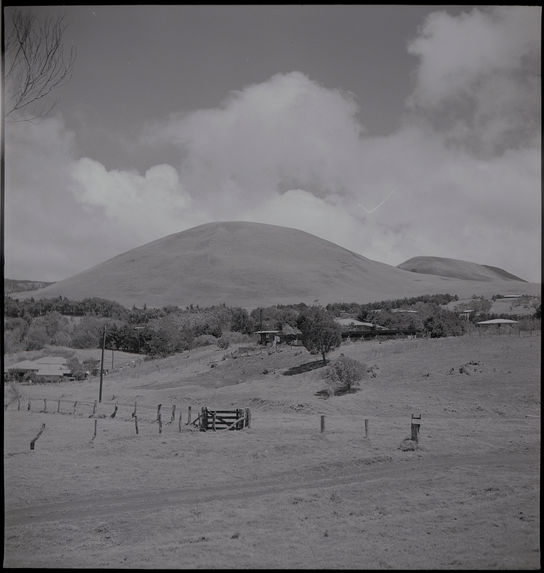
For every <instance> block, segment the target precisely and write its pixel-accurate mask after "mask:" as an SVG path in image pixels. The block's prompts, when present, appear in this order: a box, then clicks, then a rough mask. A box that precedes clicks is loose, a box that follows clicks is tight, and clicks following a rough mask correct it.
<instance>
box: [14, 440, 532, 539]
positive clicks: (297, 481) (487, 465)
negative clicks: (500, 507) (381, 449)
mask: <svg viewBox="0 0 544 573" xmlns="http://www.w3.org/2000/svg"><path fill="white" fill-rule="evenodd" d="M467 466H470V467H475V466H480V467H482V471H488V472H489V471H490V470H491V471H494V472H495V471H500V470H501V469H503V470H505V469H506V470H508V471H515V472H519V473H522V474H524V475H527V472H530V471H534V472H535V474H538V471H539V461H538V453H536V452H531V451H525V452H515V453H512V452H509V453H508V455H505V454H504V452H494V453H489V454H487V455H472V456H453V455H443V456H434V457H432V458H424V457H422V458H417V459H411V460H397V461H393V460H392V458H390V457H383V456H382V457H379V458H370V459H367V460H357V461H355V462H350V463H347V464H329V465H327V466H316V467H314V468H310V469H305V470H303V471H301V472H293V471H290V472H284V473H280V474H275V475H273V476H270V477H268V478H265V479H262V480H259V481H258V482H247V481H246V482H243V483H240V482H239V481H237V482H233V483H227V484H218V485H212V486H204V487H182V488H175V489H169V490H161V491H157V492H149V491H138V492H131V493H126V494H125V493H122V494H119V493H112V492H110V493H107V494H102V495H100V497H99V498H97V495H95V496H93V497H91V496H86V497H80V498H77V499H73V500H68V501H67V500H62V501H59V502H49V503H46V504H43V505H34V506H30V507H21V508H13V509H10V510H7V511H5V527H6V528H8V527H15V526H25V525H29V524H33V523H38V522H40V523H43V522H52V521H58V520H62V521H66V520H79V519H87V518H89V517H98V516H103V515H110V514H119V513H134V512H146V513H149V512H154V511H160V510H162V509H165V508H171V507H173V506H179V505H192V504H197V503H198V504H202V503H209V502H215V501H230V500H234V499H241V498H248V497H258V496H265V495H270V494H281V493H287V492H296V491H298V490H312V489H323V488H330V487H338V486H342V485H344V486H348V485H351V484H360V483H370V482H374V481H377V480H383V479H396V480H399V481H404V480H405V479H406V476H407V475H409V476H410V478H411V479H419V478H421V479H427V478H428V477H429V472H444V473H445V472H448V471H450V470H452V469H459V468H462V467H467ZM339 472H342V473H341V474H340V473H339Z"/></svg>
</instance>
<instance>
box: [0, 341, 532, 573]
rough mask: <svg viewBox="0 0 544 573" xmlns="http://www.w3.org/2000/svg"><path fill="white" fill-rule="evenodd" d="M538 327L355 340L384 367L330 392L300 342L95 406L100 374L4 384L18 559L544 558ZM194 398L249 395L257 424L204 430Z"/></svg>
mask: <svg viewBox="0 0 544 573" xmlns="http://www.w3.org/2000/svg"><path fill="white" fill-rule="evenodd" d="M540 338H541V337H540V335H538V336H537V335H536V333H535V335H534V336H529V335H527V334H525V335H523V336H510V335H491V334H488V335H484V334H481V335H475V336H462V337H452V338H441V339H413V340H389V341H368V342H364V343H359V342H357V343H347V344H343V345H342V346H341V347H340V348H338V349H337V350H335V351H334V352H333V353H331V356H330V358H331V359H334V358H336V357H338V356H339V355H340V353H344V354H345V356H348V357H350V358H354V359H356V360H359V361H360V362H362V363H364V364H366V365H367V366H368V367H371V368H372V372H373V375H370V376H369V377H368V378H367V379H365V380H364V381H363V382H362V384H361V388H360V390H359V391H358V392H356V393H353V394H345V395H343V396H337V397H334V398H329V399H327V400H325V399H323V398H321V397H319V396H318V395H316V392H318V391H319V390H321V389H322V388H324V385H325V383H324V380H323V375H324V369H323V368H317V369H313V370H305V369H303V368H300V366H302V365H304V364H306V363H308V362H311V361H315V359H316V357H315V356H312V355H310V354H309V353H308V352H307V351H306V350H305V349H303V348H297V347H283V348H281V347H280V348H279V349H278V352H270V349H268V350H267V349H265V348H262V347H260V348H257V347H255V348H254V349H253V351H252V352H245V353H242V352H237V353H235V352H234V349H233V348H229V349H228V351H227V352H225V351H222V350H219V349H218V348H217V347H207V348H201V349H198V350H195V351H193V350H191V351H190V352H184V353H182V354H178V355H176V356H172V357H169V358H165V359H162V360H149V361H142V362H137V363H136V364H135V365H134V367H129V368H123V369H121V368H119V369H116V370H115V371H112V372H111V373H110V374H108V376H106V377H105V378H104V380H103V401H102V402H101V403H100V404H99V406H98V409H97V411H96V413H95V415H93V408H94V401H95V400H96V399H97V393H98V388H99V381H98V378H97V377H93V378H91V379H89V380H88V381H87V382H70V381H65V382H62V383H59V384H39V385H18V386H17V387H15V386H10V387H8V388H5V394H4V396H5V404H6V409H5V411H4V418H5V424H4V472H5V476H6V479H5V484H6V485H5V535H4V538H5V549H4V564H5V565H6V566H7V567H8V568H9V567H18V568H23V567H37V568H43V567H48V568H52V569H54V568H58V567H69V568H76V569H79V568H88V567H99V568H113V569H116V568H124V569H139V568H142V567H144V568H148V569H169V568H173V569H177V568H180V567H183V568H186V569H221V568H226V569H240V568H248V569H263V568H265V569H268V568H269V569H284V570H288V569H308V568H309V569H322V568H325V569H335V570H336V569H356V570H357V569H359V570H360V569H363V570H364V569H389V570H393V569H400V570H404V569H410V570H444V569H449V570H467V569H473V568H474V569H478V570H514V569H515V570H524V569H527V570H532V569H538V568H539V566H540V561H541V557H540V551H541V550H540V547H541V544H540V537H539V533H540V512H539V503H538V502H539V498H540V457H541V456H540V446H541V439H540V438H541V432H540V429H541V387H540V348H541V339H540ZM297 366H298V367H299V368H298V369H297V370H296V371H297V372H298V373H297V374H292V372H293V370H294V369H295V368H296V367H297ZM6 398H8V399H6ZM18 398H19V400H18ZM45 399H47V412H46V411H45V410H46V408H45V403H44V400H45ZM135 403H137V417H138V428H139V430H138V434H137V433H136V430H135V419H134V417H133V416H132V413H133V412H134V409H135ZM158 404H161V405H162V421H163V425H162V430H161V431H159V427H160V426H159V424H158V423H157V410H158ZM29 405H30V406H29ZM174 405H175V406H177V408H176V411H175V414H176V416H175V419H174V420H173V422H171V421H170V420H171V412H172V409H173V406H174ZM189 406H190V407H191V408H192V418H191V419H194V418H195V417H196V416H197V414H198V413H199V411H200V408H201V406H207V407H209V408H217V409H223V408H228V409H232V408H245V407H248V408H250V409H251V426H250V428H246V429H244V430H242V431H233V432H229V431H217V432H213V431H207V432H200V431H198V430H197V429H196V428H195V427H194V426H191V425H187V424H186V423H187V421H188V408H189ZM117 407H118V409H117ZM114 408H116V409H115V410H114ZM114 411H115V412H116V416H115V417H112V413H113V412H114ZM413 413H419V414H420V415H421V427H420V433H419V443H418V447H417V449H416V450H414V451H412V450H404V449H402V448H401V447H400V446H401V444H402V443H404V440H405V438H407V437H409V436H410V432H411V416H412V414H413ZM180 414H181V415H182V416H183V419H182V425H180V424H179V415H180ZM321 416H325V426H324V431H323V432H321V431H320V427H321V426H320V423H321ZM365 420H368V422H369V423H368V435H366V432H365ZM42 424H43V425H45V429H44V432H43V434H42V435H41V437H40V438H39V440H38V441H37V442H36V448H35V450H34V451H31V450H30V447H29V444H30V442H31V440H33V439H34V438H35V436H36V434H37V432H38V431H39V429H40V428H41V427H42ZM95 429H96V433H95Z"/></svg>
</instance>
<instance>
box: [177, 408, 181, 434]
mask: <svg viewBox="0 0 544 573" xmlns="http://www.w3.org/2000/svg"><path fill="white" fill-rule="evenodd" d="M178 431H180V432H181V408H180V409H179V421H178Z"/></svg>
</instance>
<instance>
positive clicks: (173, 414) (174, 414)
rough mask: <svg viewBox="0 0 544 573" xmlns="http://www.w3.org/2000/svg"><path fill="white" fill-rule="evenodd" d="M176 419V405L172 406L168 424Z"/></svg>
mask: <svg viewBox="0 0 544 573" xmlns="http://www.w3.org/2000/svg"><path fill="white" fill-rule="evenodd" d="M175 419H176V405H175V404H173V405H172V415H171V416H170V424H171V423H172V422H173V421H174V420H175Z"/></svg>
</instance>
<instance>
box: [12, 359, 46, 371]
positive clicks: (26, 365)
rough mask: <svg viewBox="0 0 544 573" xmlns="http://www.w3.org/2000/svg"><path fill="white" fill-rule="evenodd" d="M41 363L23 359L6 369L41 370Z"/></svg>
mask: <svg viewBox="0 0 544 573" xmlns="http://www.w3.org/2000/svg"><path fill="white" fill-rule="evenodd" d="M39 369H40V365H39V364H37V363H36V362H35V361H34V360H23V361H21V362H17V363H16V364H12V365H11V366H7V367H6V370H39Z"/></svg>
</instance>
